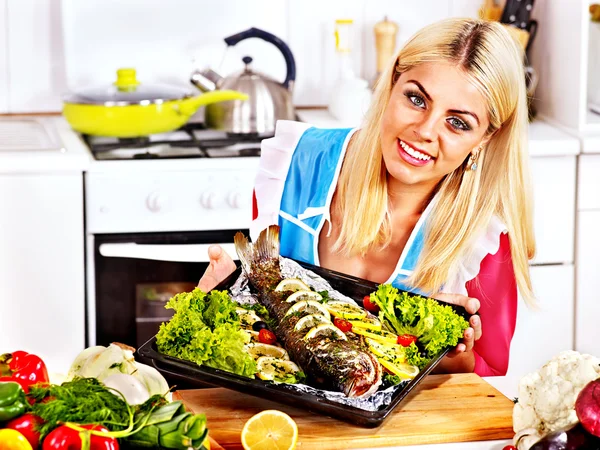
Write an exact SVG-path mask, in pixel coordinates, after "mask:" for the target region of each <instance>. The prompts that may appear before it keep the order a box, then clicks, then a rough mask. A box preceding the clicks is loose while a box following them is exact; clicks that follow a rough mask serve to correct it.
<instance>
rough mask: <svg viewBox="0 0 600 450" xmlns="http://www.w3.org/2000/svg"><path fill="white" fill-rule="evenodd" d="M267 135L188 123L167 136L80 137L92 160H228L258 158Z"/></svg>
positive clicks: (164, 134)
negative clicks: (247, 157) (235, 132)
mask: <svg viewBox="0 0 600 450" xmlns="http://www.w3.org/2000/svg"><path fill="white" fill-rule="evenodd" d="M268 137H271V135H269V136H267V135H259V134H231V133H226V132H222V131H217V130H211V129H207V128H206V127H205V126H204V124H202V123H188V124H187V125H185V126H184V127H182V128H180V129H178V130H176V131H173V132H169V133H162V134H155V135H152V136H147V137H139V138H128V139H122V138H113V137H103V136H89V135H83V136H82V138H83V140H84V141H85V143H86V144H87V146H88V147H89V149H90V150H91V152H92V154H93V156H94V159H96V160H99V161H110V160H128V159H134V160H135V159H137V160H139V159H173V158H232V157H237V156H260V143H261V141H262V140H263V139H265V138H268Z"/></svg>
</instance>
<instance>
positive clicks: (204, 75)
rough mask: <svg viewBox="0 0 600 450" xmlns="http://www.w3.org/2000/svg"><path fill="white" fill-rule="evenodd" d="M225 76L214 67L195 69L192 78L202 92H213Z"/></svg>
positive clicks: (192, 81)
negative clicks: (213, 68)
mask: <svg viewBox="0 0 600 450" xmlns="http://www.w3.org/2000/svg"><path fill="white" fill-rule="evenodd" d="M221 80H223V77H222V76H221V75H219V74H218V73H217V72H215V71H214V70H212V69H208V68H207V69H204V70H195V71H194V72H193V73H192V76H191V78H190V81H191V83H192V84H193V85H194V86H196V87H197V88H198V89H200V90H201V91H202V92H212V91H215V90H217V89H218V88H219V84H220V83H221Z"/></svg>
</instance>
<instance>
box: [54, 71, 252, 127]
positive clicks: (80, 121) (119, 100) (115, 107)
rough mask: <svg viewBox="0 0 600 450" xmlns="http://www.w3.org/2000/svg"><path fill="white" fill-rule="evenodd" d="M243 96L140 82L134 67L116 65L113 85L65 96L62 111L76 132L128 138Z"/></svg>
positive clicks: (183, 120)
mask: <svg viewBox="0 0 600 450" xmlns="http://www.w3.org/2000/svg"><path fill="white" fill-rule="evenodd" d="M247 99H248V96H247V95H246V94H242V93H241V92H237V91H228V90H223V91H221V90H216V91H213V92H207V93H204V94H200V95H194V94H191V93H190V91H187V90H186V89H184V88H180V87H176V86H156V85H155V86H147V85H142V84H140V82H139V81H138V80H137V79H136V73H135V69H119V70H117V81H116V82H114V83H113V86H110V87H109V88H94V89H90V90H87V91H83V92H79V93H75V94H70V95H68V96H66V97H65V99H64V105H63V115H64V116H65V118H66V119H67V122H69V124H70V125H71V127H72V128H73V129H74V130H75V131H78V132H80V133H85V134H91V135H96V136H112V137H122V138H131V137H138V136H148V135H150V134H155V133H164V132H167V131H172V130H176V129H177V128H179V127H181V126H182V125H184V124H185V123H186V122H187V121H188V120H189V119H190V117H191V116H192V115H193V114H194V113H195V112H196V111H197V110H198V108H200V107H201V106H204V105H208V104H210V103H216V102H223V101H229V100H234V101H243V100H247Z"/></svg>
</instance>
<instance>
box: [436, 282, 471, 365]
mask: <svg viewBox="0 0 600 450" xmlns="http://www.w3.org/2000/svg"><path fill="white" fill-rule="evenodd" d="M435 298H436V299H437V300H440V301H442V302H445V303H450V304H452V305H458V306H462V307H463V308H465V310H466V311H467V312H468V313H469V314H471V317H470V318H469V325H470V327H469V328H467V329H466V330H465V332H464V335H463V339H462V341H461V342H459V343H458V345H457V346H456V347H455V348H454V349H452V350H450V351H449V352H448V354H447V355H446V358H444V359H443V360H442V361H441V362H440V364H439V365H438V367H437V368H436V369H438V370H436V372H447V373H457V372H473V370H474V368H475V356H474V355H473V345H475V341H476V340H478V339H479V338H480V337H481V334H482V331H481V319H480V318H479V316H478V315H477V311H478V310H479V306H480V304H479V300H477V299H476V298H471V297H467V296H465V295H460V294H442V293H441V294H438V295H436V296H435Z"/></svg>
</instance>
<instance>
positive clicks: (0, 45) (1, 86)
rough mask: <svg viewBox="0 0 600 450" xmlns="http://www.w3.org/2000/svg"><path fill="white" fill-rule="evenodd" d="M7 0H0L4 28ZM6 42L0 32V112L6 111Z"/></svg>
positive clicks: (1, 20)
mask: <svg viewBox="0 0 600 450" xmlns="http://www.w3.org/2000/svg"><path fill="white" fill-rule="evenodd" d="M6 2H7V0H0V27H1V28H2V29H3V30H6V27H7V26H8V18H7V15H6ZM8 80H9V75H8V43H7V35H6V33H0V114H2V113H7V112H8Z"/></svg>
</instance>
